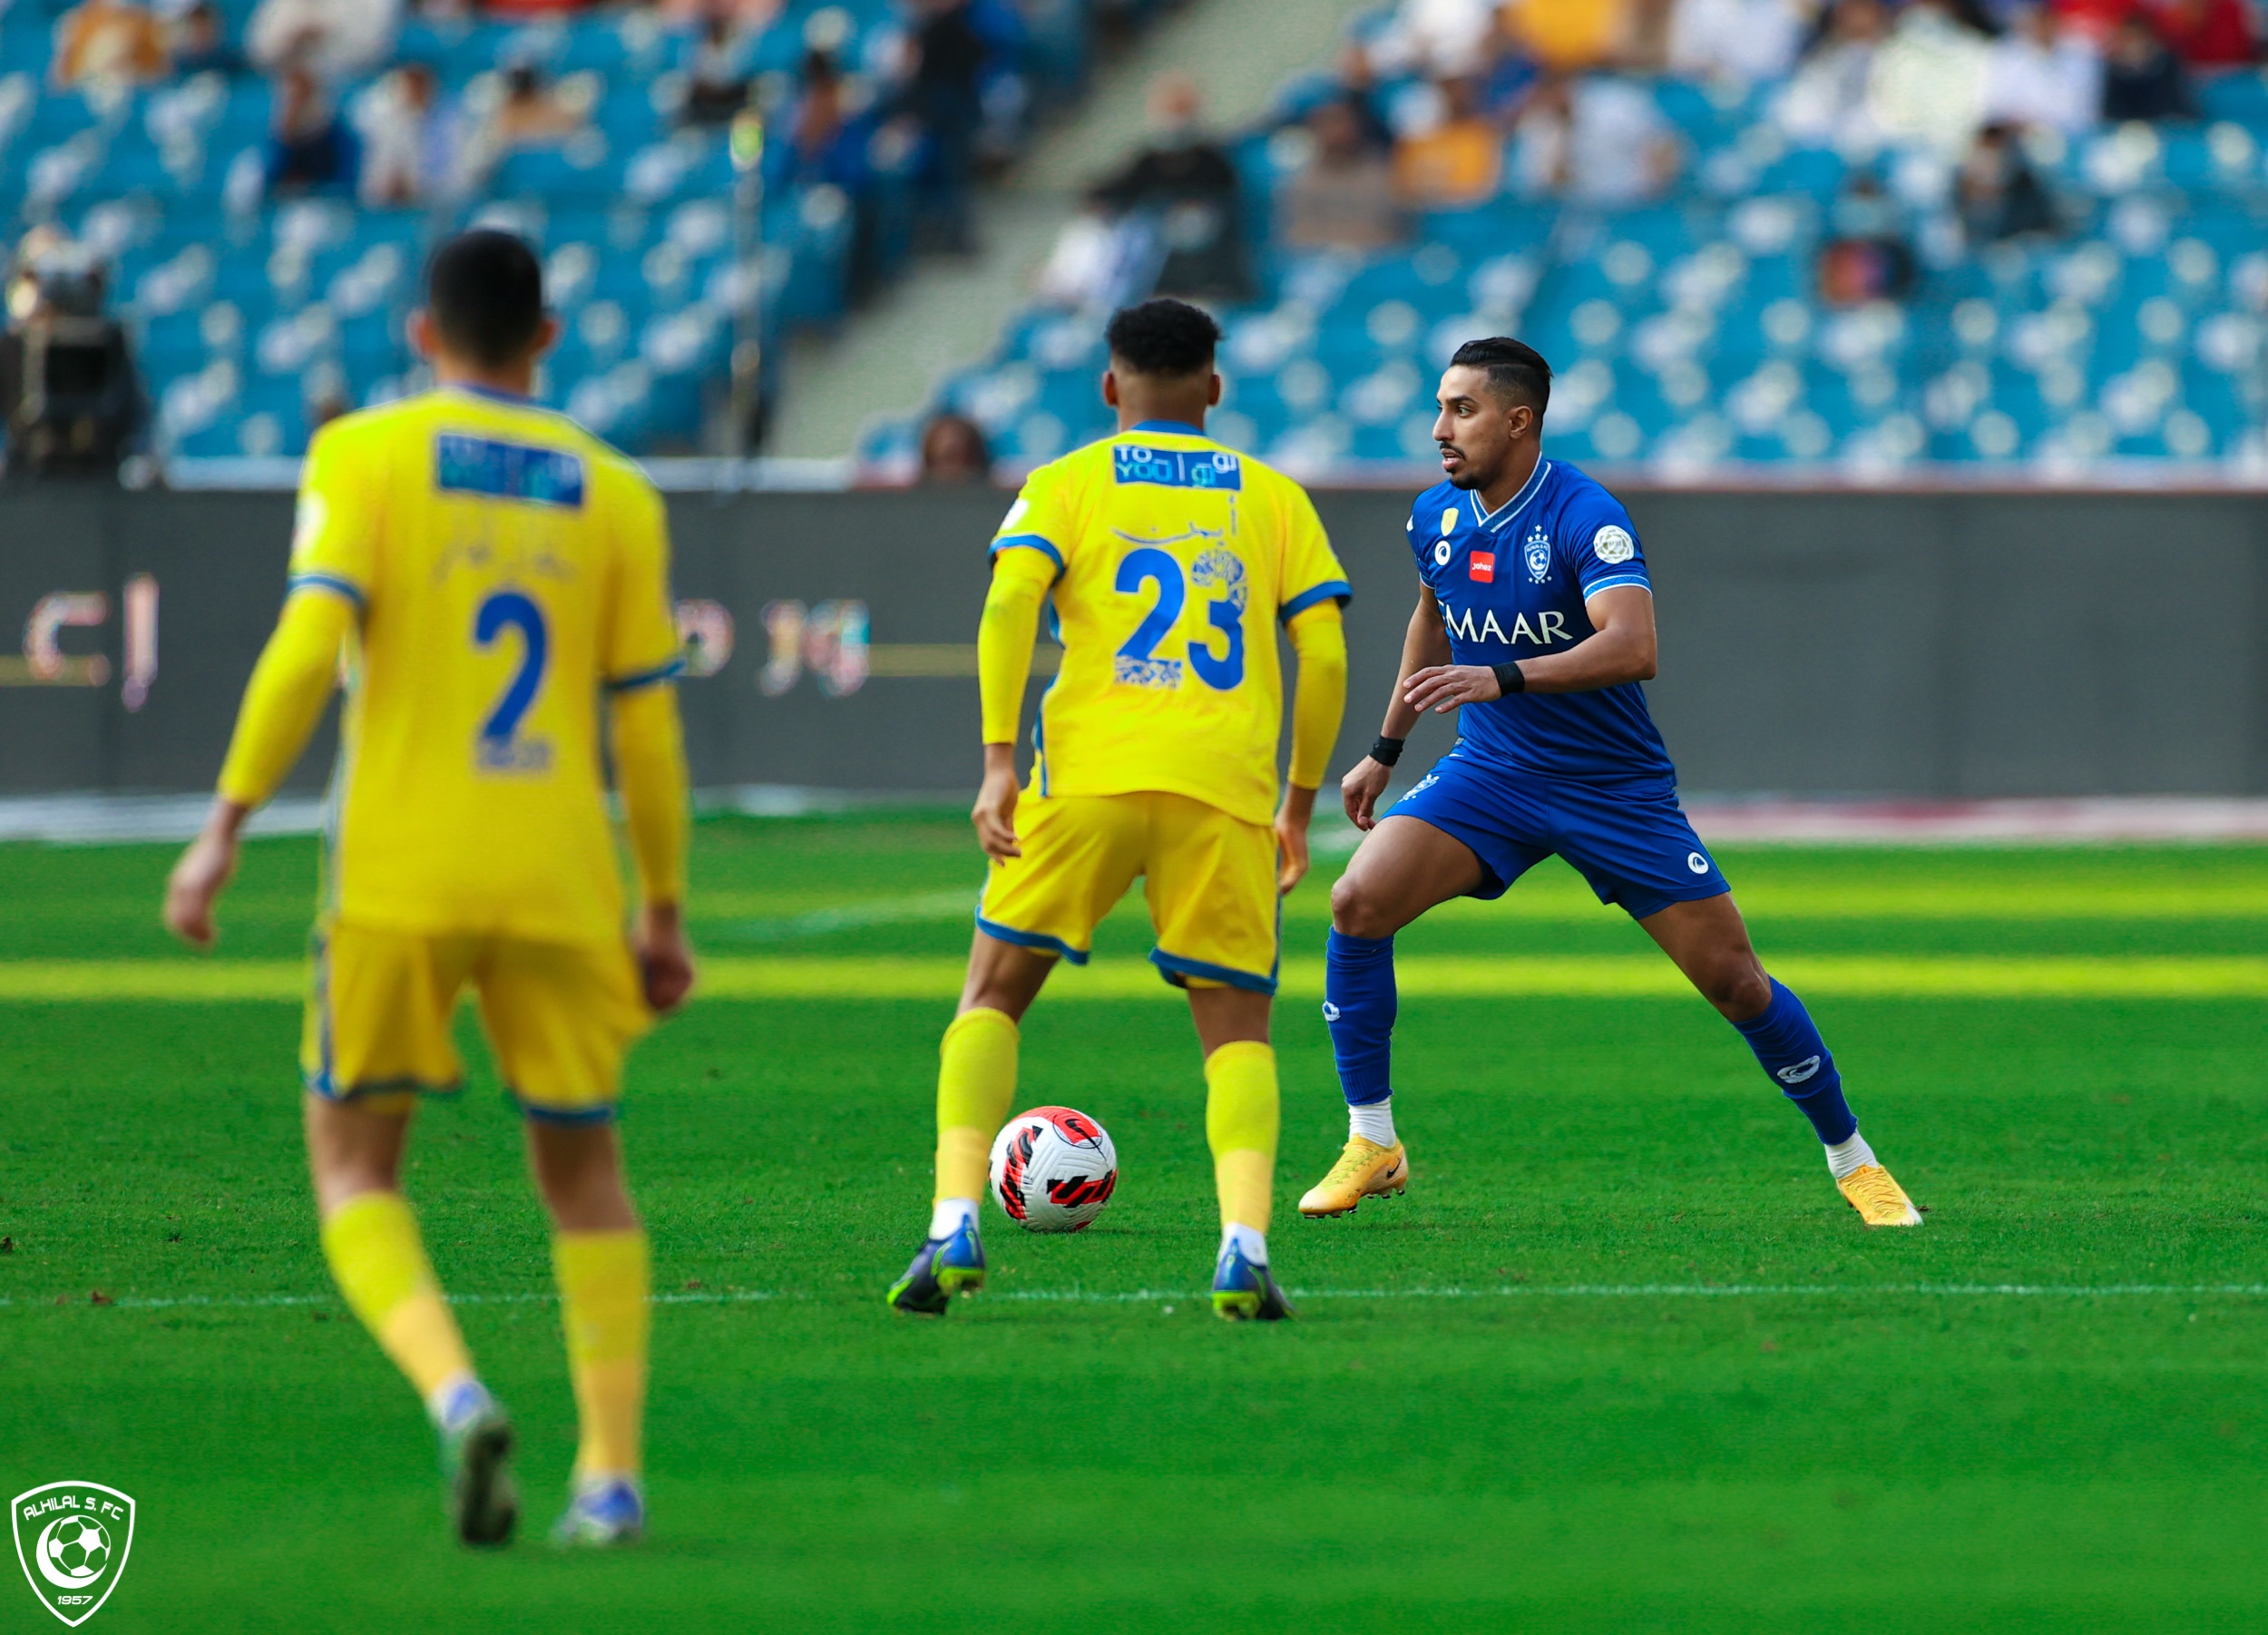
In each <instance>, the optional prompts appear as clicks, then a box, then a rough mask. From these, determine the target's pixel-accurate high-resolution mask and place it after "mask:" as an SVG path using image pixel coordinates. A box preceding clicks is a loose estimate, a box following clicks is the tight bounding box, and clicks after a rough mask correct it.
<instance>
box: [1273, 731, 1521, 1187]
mask: <svg viewBox="0 0 2268 1635" xmlns="http://www.w3.org/2000/svg"><path fill="white" fill-rule="evenodd" d="M1376 766H1377V763H1375V762H1374V761H1365V762H1364V763H1363V765H1362V767H1358V768H1357V769H1355V771H1354V773H1351V774H1349V781H1350V783H1351V782H1353V781H1354V778H1357V777H1359V776H1361V775H1362V773H1363V771H1364V768H1370V767H1376ZM1385 770H1386V769H1384V768H1383V767H1377V771H1378V773H1379V774H1380V775H1381V779H1382V782H1381V787H1382V788H1383V774H1384V773H1385ZM1480 884H1481V860H1480V859H1479V858H1478V857H1474V856H1473V855H1472V851H1471V848H1470V847H1467V846H1466V845H1465V843H1464V842H1463V841H1461V840H1459V839H1457V838H1455V837H1453V836H1451V835H1448V834H1446V833H1444V832H1443V831H1442V830H1440V829H1437V828H1435V827H1433V826H1432V824H1430V823H1425V822H1422V821H1421V820H1419V819H1418V818H1386V819H1384V820H1383V822H1381V823H1380V824H1379V825H1378V826H1377V827H1375V828H1374V829H1372V830H1371V832H1370V833H1369V834H1368V835H1366V836H1365V837H1364V839H1363V844H1362V845H1361V846H1360V847H1357V848H1356V849H1355V853H1354V859H1353V861H1351V862H1350V863H1348V865H1347V867H1346V872H1345V873H1344V874H1343V875H1341V876H1339V878H1338V880H1337V881H1336V882H1335V883H1334V885H1333V886H1332V887H1331V937H1330V942H1329V944H1328V946H1327V947H1326V949H1325V1002H1324V1007H1323V1014H1324V1019H1325V1021H1326V1022H1328V1023H1330V1024H1331V1044H1332V1049H1333V1051H1334V1053H1335V1054H1336V1056H1337V1057H1338V1063H1339V1083H1340V1088H1341V1089H1342V1090H1344V1092H1346V1101H1347V1125H1348V1129H1347V1139H1346V1146H1345V1148H1344V1150H1342V1151H1341V1152H1340V1154H1339V1158H1338V1161H1337V1162H1336V1163H1334V1165H1332V1167H1331V1172H1330V1173H1329V1174H1328V1175H1326V1176H1325V1177H1324V1178H1323V1180H1320V1181H1319V1182H1317V1183H1316V1184H1315V1186H1313V1187H1311V1188H1309V1189H1308V1190H1307V1193H1306V1195H1305V1197H1303V1198H1302V1199H1300V1200H1299V1212H1300V1213H1301V1214H1302V1215H1305V1216H1308V1217H1310V1218H1311V1219H1314V1218H1320V1217H1323V1216H1326V1215H1347V1214H1352V1213H1353V1212H1354V1209H1356V1208H1357V1206H1359V1205H1360V1204H1361V1203H1362V1201H1363V1199H1365V1198H1391V1197H1396V1196H1399V1195H1400V1194H1401V1193H1402V1192H1403V1190H1406V1189H1407V1188H1408V1186H1409V1184H1410V1155H1409V1151H1408V1150H1407V1149H1406V1148H1405V1147H1404V1146H1403V1143H1402V1141H1401V1140H1400V1138H1399V1137H1397V1136H1396V1135H1395V1133H1394V1128H1393V1081H1392V1079H1391V1078H1390V1076H1389V1072H1388V1066H1389V1062H1390V1059H1391V1054H1392V1050H1393V1022H1394V1011H1395V997H1394V983H1393V937H1394V933H1396V932H1398V931H1400V930H1401V929H1402V928H1403V926H1404V925H1408V924H1410V922H1411V921H1413V920H1414V919H1416V918H1417V917H1418V916H1419V915H1422V914H1423V913H1425V912H1426V910H1428V909H1430V908H1432V907H1433V906H1436V905H1437V904H1441V903H1445V902H1447V901H1448V900H1449V899H1450V898H1452V897H1458V896H1464V895H1465V894H1466V893H1467V892H1470V891H1471V890H1472V889H1473V888H1474V887H1475V886H1479V885H1480Z"/></svg>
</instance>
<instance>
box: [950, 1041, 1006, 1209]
mask: <svg viewBox="0 0 2268 1635" xmlns="http://www.w3.org/2000/svg"><path fill="white" fill-rule="evenodd" d="M1017 1038H1018V1035H1017V1032H1016V1024H1015V1023H1014V1022H1013V1021H1012V1020H1011V1019H1010V1017H1009V1015H1008V1013H1006V1012H1005V1011H988V1010H982V1009H979V1010H974V1011H963V1013H961V1014H960V1015H958V1016H956V1017H954V1018H953V1025H952V1026H951V1027H949V1028H947V1029H946V1030H945V1037H944V1040H943V1043H941V1044H940V1045H939V1046H938V1048H937V1054H938V1064H937V1196H938V1197H939V1198H940V1199H946V1198H982V1197H983V1196H984V1183H985V1179H986V1177H985V1171H986V1170H987V1168H988V1167H989V1165H990V1163H991V1160H992V1137H993V1136H995V1135H997V1134H999V1133H1000V1127H1001V1126H1002V1124H1004V1123H1006V1122H1007V1121H1008V1110H1009V1104H1010V1103H1011V1102H1012V1101H1014V1100H1015V1099H1016V1043H1017Z"/></svg>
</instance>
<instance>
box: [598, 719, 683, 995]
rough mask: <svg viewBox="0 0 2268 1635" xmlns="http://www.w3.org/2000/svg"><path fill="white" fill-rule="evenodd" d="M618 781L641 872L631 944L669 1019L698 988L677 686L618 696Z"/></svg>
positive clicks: (636, 864)
mask: <svg viewBox="0 0 2268 1635" xmlns="http://www.w3.org/2000/svg"><path fill="white" fill-rule="evenodd" d="M610 725H611V728H612V732H611V737H612V739H613V745H614V780H615V783H616V784H617V785H618V786H619V787H620V788H621V792H622V816H623V818H624V820H625V823H626V825H627V827H628V828H629V830H630V849H631V863H632V865H633V866H634V867H635V868H636V870H637V874H638V892H639V910H638V928H637V931H636V934H635V935H634V937H633V941H634V943H635V945H636V946H637V949H638V964H639V970H640V974H641V975H642V977H643V980H644V983H645V989H646V1004H648V1005H650V1007H651V1008H652V1009H653V1010H654V1011H655V1012H656V1013H661V1014H666V1013H669V1012H670V1011H674V1010H676V1009H677V1008H678V1006H679V1005H681V1004H684V1003H685V1000H686V997H687V995H689V994H691V993H692V991H693V947H692V944H691V943H690V942H689V941H688V940H687V937H686V935H685V911H684V903H685V855H686V851H687V849H688V847H687V841H688V837H689V828H690V823H689V817H688V812H689V806H690V800H689V794H688V784H689V779H688V778H687V777H686V771H685V729H684V727H683V725H682V723H681V722H680V721H679V717H678V700H677V689H676V688H675V687H674V686H671V685H670V684H669V683H667V682H659V683H656V684H653V685H650V686H645V687H639V688H635V689H632V690H630V691H626V692H617V693H615V694H614V695H613V700H612V708H611V722H610Z"/></svg>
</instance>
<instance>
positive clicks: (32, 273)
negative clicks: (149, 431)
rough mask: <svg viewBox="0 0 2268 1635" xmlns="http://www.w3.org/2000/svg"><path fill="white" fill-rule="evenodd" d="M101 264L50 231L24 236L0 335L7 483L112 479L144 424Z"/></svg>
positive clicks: (0, 426) (138, 384) (137, 384)
mask: <svg viewBox="0 0 2268 1635" xmlns="http://www.w3.org/2000/svg"><path fill="white" fill-rule="evenodd" d="M108 293H109V290H108V280H107V279H106V278H105V276H104V273H103V266H102V262H101V260H100V259H99V258H97V257H96V256H95V255H94V254H93V252H91V251H90V250H87V249H86V248H85V247H84V246H83V245H81V244H77V243H74V242H73V241H72V240H70V239H69V238H68V237H66V236H65V235H64V234H63V233H62V232H60V231H58V230H55V229H54V228H52V227H47V228H34V229H33V230H32V231H31V232H29V233H27V234H25V235H24V242H23V244H22V246H21V247H20V248H19V250H18V251H17V254H16V264H15V272H14V276H13V277H12V278H11V279H10V281H9V285H8V298H7V319H8V327H7V332H6V333H5V335H0V430H5V436H6V439H7V448H6V456H5V458H6V466H5V469H6V474H7V476H8V478H9V480H10V481H12V482H24V481H27V480H37V479H43V478H54V477H93V478H99V479H103V480H106V481H115V480H116V478H117V475H118V469H119V464H120V462H121V461H122V460H123V459H124V458H125V457H126V456H127V455H130V454H132V453H133V452H134V450H135V449H136V447H137V446H138V445H139V444H140V442H141V440H142V433H143V430H144V429H145V426H146V425H147V422H148V418H149V416H148V405H147V403H146V401H145V400H144V398H143V397H142V380H141V377H140V375H139V374H138V373H137V371H136V370H135V367H134V360H133V354H132V350H131V349H130V348H129V347H128V345H127V342H126V332H125V330H124V328H122V326H121V325H120V324H119V323H118V321H117V320H116V319H115V318H112V317H110V316H109V315H108V313H107V312H106V311H105V310H104V308H105V305H106V302H107V298H108Z"/></svg>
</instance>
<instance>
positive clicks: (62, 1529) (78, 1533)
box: [47, 1516, 111, 1580]
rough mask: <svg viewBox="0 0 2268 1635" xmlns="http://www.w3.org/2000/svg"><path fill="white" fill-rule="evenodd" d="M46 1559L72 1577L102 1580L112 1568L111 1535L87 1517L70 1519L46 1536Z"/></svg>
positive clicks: (99, 1524) (58, 1523)
mask: <svg viewBox="0 0 2268 1635" xmlns="http://www.w3.org/2000/svg"><path fill="white" fill-rule="evenodd" d="M47 1559H48V1560H49V1561H51V1562H54V1564H55V1565H56V1566H57V1567H60V1568H61V1569H62V1570H63V1571H64V1573H65V1574H66V1575H68V1576H69V1577H72V1578H75V1579H80V1580H85V1579H93V1578H100V1577H102V1575H103V1568H105V1567H107V1566H109V1565H110V1564H111V1535H110V1534H109V1533H107V1532H103V1524H102V1523H101V1522H96V1521H93V1520H92V1519H90V1518H88V1517H86V1516H70V1517H66V1518H65V1519H64V1521H62V1522H57V1523H56V1524H55V1531H54V1532H51V1533H49V1534H48V1535H47Z"/></svg>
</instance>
